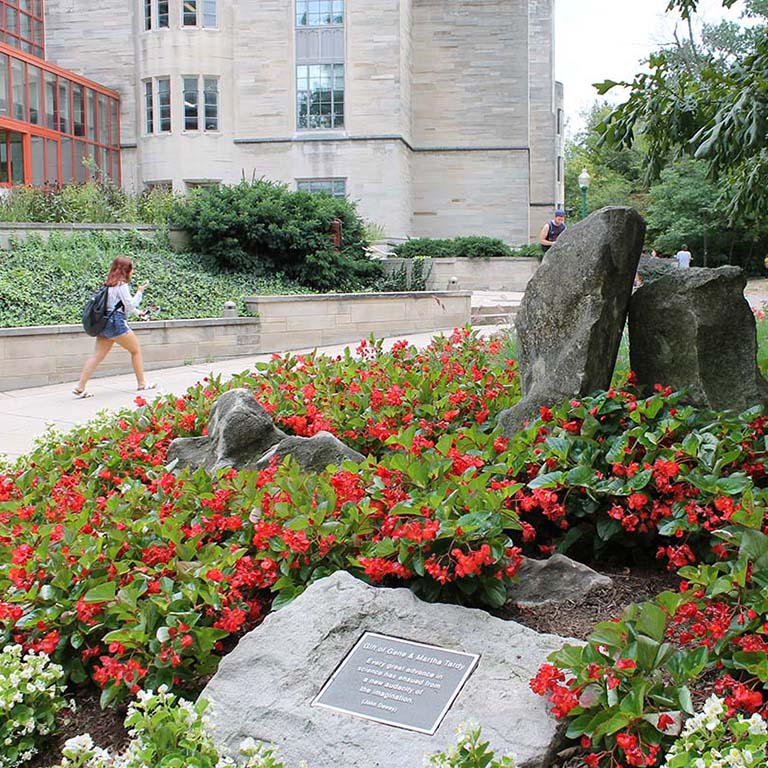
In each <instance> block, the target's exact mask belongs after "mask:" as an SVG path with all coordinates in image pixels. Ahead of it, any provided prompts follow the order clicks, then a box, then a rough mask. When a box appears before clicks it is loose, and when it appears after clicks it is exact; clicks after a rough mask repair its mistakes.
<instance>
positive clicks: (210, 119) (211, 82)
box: [203, 77, 219, 131]
mask: <svg viewBox="0 0 768 768" xmlns="http://www.w3.org/2000/svg"><path fill="white" fill-rule="evenodd" d="M203 90H204V96H205V130H206V131H218V130H219V78H218V77H205V78H203Z"/></svg>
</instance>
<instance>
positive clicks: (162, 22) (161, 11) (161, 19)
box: [157, 0, 170, 27]
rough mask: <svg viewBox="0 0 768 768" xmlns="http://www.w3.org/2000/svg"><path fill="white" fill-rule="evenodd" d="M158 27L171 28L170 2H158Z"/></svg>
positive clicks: (163, 0) (159, 0) (162, 0)
mask: <svg viewBox="0 0 768 768" xmlns="http://www.w3.org/2000/svg"><path fill="white" fill-rule="evenodd" d="M157 26H158V27H168V26H170V14H169V12H168V0H157Z"/></svg>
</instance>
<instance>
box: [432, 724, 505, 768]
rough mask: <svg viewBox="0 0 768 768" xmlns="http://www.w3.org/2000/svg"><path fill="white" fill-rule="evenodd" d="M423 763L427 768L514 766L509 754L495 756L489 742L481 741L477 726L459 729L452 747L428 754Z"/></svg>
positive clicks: (500, 767) (499, 767)
mask: <svg viewBox="0 0 768 768" xmlns="http://www.w3.org/2000/svg"><path fill="white" fill-rule="evenodd" d="M425 764H426V765H427V766H429V768H515V761H514V758H513V757H512V756H511V755H504V756H502V757H496V756H495V754H494V752H493V750H492V749H491V748H490V744H489V743H488V742H487V741H481V733H480V727H479V726H472V727H470V728H469V729H467V730H463V729H461V730H460V731H459V740H458V742H457V743H456V745H455V746H454V747H449V748H448V749H447V750H446V751H444V752H437V753H435V754H433V755H429V756H428V757H427V759H426V762H425Z"/></svg>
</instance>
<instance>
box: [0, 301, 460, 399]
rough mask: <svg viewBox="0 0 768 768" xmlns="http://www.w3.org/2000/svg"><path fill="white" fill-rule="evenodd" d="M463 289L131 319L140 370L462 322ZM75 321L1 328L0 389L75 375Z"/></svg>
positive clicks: (79, 350) (78, 353) (80, 358)
mask: <svg viewBox="0 0 768 768" xmlns="http://www.w3.org/2000/svg"><path fill="white" fill-rule="evenodd" d="M470 299H471V294H470V293H469V292H453V293H440V292H434V293H417V294H412V293H411V294H403V293H396V294H329V295H307V296H254V297H253V298H250V299H247V300H246V304H247V305H248V308H249V311H250V312H252V313H258V317H240V318H212V319H202V320H165V321H150V322H141V321H134V322H133V323H132V327H133V330H134V331H135V332H136V335H137V336H138V337H139V340H140V342H141V347H142V352H143V355H144V363H145V367H146V368H147V370H152V369H157V368H169V367H174V366H180V365H184V364H185V363H200V362H206V361H213V360H227V359H232V358H236V357H247V356H248V355H256V354H260V353H263V352H284V351H288V350H291V349H303V348H311V347H315V346H325V345H327V344H341V343H347V342H349V343H356V342H358V341H359V340H360V339H363V338H366V337H367V336H369V335H370V334H371V333H374V334H376V335H377V336H393V335H398V334H401V333H402V334H407V333H424V332H429V331H434V330H439V329H449V328H453V327H455V326H462V325H466V324H467V323H469V321H470ZM93 344H94V342H93V339H91V338H90V337H89V336H86V334H85V333H84V332H83V330H82V328H81V327H80V326H79V325H56V326H39V327H33V328H0V392H2V391H8V390H12V389H22V388H27V387H39V386H45V385H47V384H58V383H60V382H64V381H76V380H77V378H78V376H79V374H80V369H81V368H82V366H83V363H84V362H85V360H86V358H87V357H88V355H89V354H90V353H91V351H92V349H93ZM130 371H131V364H130V357H129V356H128V354H127V353H126V352H125V351H123V350H122V349H115V350H113V351H112V352H111V353H110V355H109V357H107V359H106V360H105V361H104V363H102V365H101V366H99V369H98V370H97V372H96V375H97V376H108V375H114V374H120V373H130Z"/></svg>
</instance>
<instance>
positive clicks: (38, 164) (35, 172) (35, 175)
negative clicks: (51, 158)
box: [30, 136, 45, 187]
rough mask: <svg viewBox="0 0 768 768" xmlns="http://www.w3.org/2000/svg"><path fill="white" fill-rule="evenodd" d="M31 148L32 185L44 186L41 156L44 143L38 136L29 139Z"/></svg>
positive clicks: (42, 157)
mask: <svg viewBox="0 0 768 768" xmlns="http://www.w3.org/2000/svg"><path fill="white" fill-rule="evenodd" d="M30 144H31V146H32V185H33V186H35V187H44V186H45V157H44V156H43V152H44V149H43V147H44V146H45V141H44V140H43V139H42V138H41V137H40V136H32V137H31V138H30Z"/></svg>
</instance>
